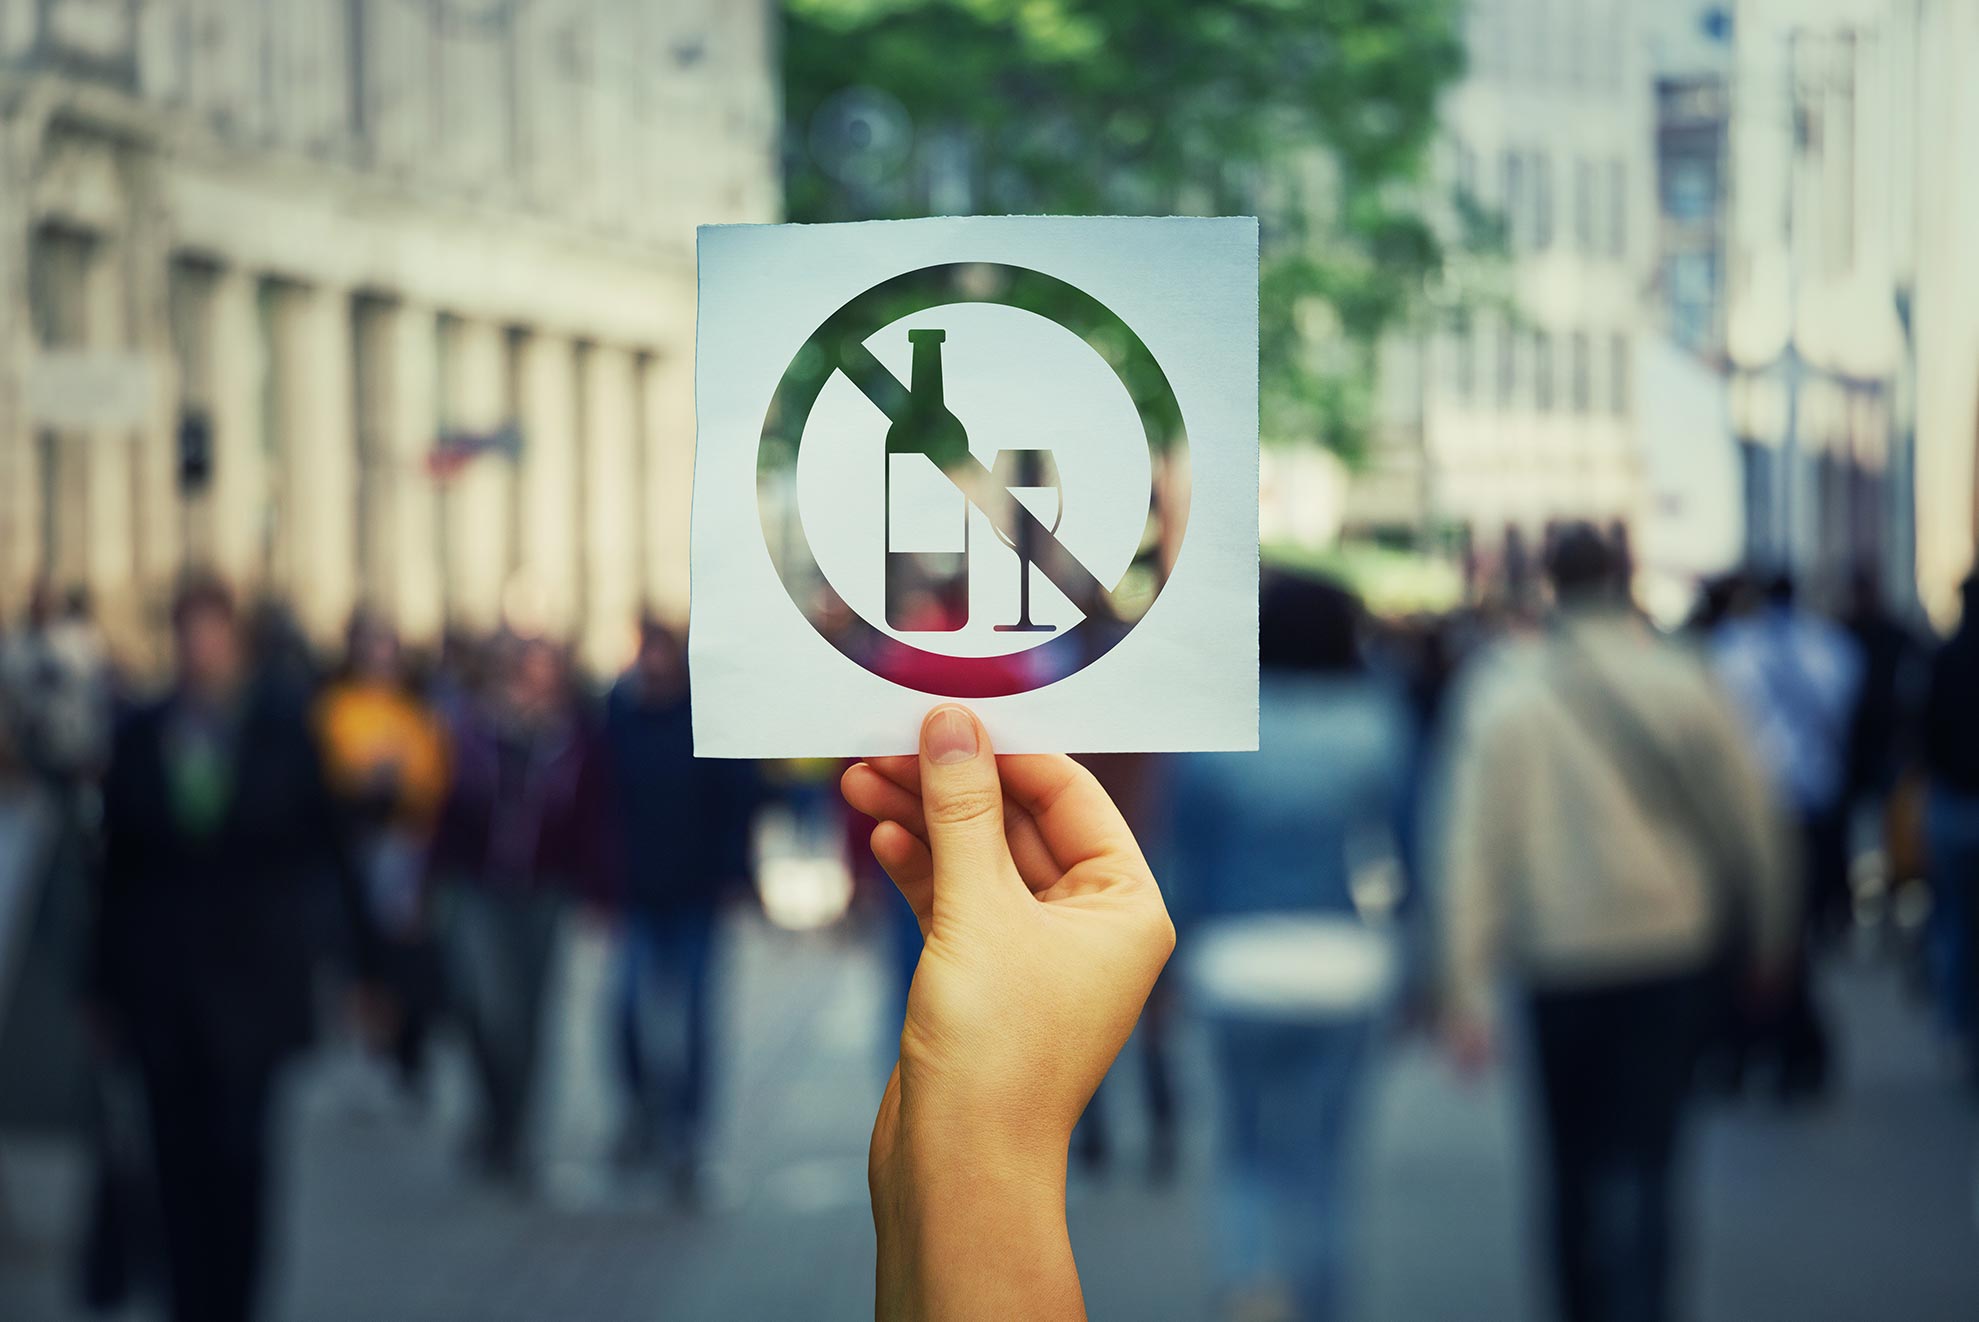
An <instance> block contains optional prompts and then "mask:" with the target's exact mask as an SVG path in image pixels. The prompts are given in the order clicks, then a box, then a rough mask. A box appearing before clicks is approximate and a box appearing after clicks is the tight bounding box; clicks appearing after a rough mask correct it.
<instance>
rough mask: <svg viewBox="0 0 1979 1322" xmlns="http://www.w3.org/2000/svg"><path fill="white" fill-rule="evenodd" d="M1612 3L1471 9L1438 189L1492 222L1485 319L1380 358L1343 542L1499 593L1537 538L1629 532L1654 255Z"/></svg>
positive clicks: (1399, 345)
mask: <svg viewBox="0 0 1979 1322" xmlns="http://www.w3.org/2000/svg"><path fill="white" fill-rule="evenodd" d="M1633 17H1634V11H1633V8H1632V6H1631V5H1630V4H1629V3H1628V0H1476V3H1473V4H1472V5H1470V6H1469V7H1468V13H1467V18H1466V28H1467V44H1468V49H1469V55H1470V70H1469V73H1468V75H1467V77H1466V78H1465V80H1464V81H1463V82H1462V83H1461V84H1460V85H1459V86H1458V87H1457V89H1456V90H1455V91H1454V92H1453V93H1452V94H1451V95H1450V97H1449V98H1448V99H1447V101H1446V103H1445V110H1444V118H1445V121H1446V124H1447V128H1446V130H1445V141H1444V143H1443V144H1442V148H1441V151H1440V153H1439V157H1440V166H1439V170H1440V174H1441V177H1442V179H1443V180H1444V181H1446V182H1447V183H1449V184H1450V185H1452V186H1453V188H1454V189H1455V190H1456V191H1457V192H1458V193H1459V194H1460V195H1467V196H1469V197H1471V198H1474V199H1475V200H1476V201H1477V202H1478V203H1479V204H1481V205H1482V206H1483V207H1485V208H1488V209H1490V210H1491V211H1493V212H1495V213H1497V214H1498V215H1499V216H1500V217H1502V219H1503V223H1504V227H1505V239H1506V243H1507V245H1508V249H1509V271H1508V276H1509V282H1508V289H1507V294H1508V297H1507V299H1506V300H1505V306H1503V307H1502V308H1492V307H1487V308H1483V309H1473V310H1468V311H1465V312H1462V313H1452V314H1451V315H1450V316H1449V317H1447V318H1446V319H1445V321H1444V324H1443V325H1441V326H1439V327H1437V328H1436V329H1435V330H1433V331H1430V332H1427V333H1420V334H1415V335H1411V336H1408V337H1404V338H1400V339H1398V340H1397V341H1396V342H1394V343H1392V344H1390V345H1389V346H1388V348H1387V350H1386V352H1384V355H1383V370H1382V377H1383V380H1382V396H1381V422H1380V427H1379V433H1380V434H1379V436H1378V437H1377V439H1376V443H1375V446H1374V451H1373V453H1372V454H1371V456H1370V460H1369V463H1368V464H1367V465H1366V469H1365V471H1364V472H1362V473H1360V474H1358V475H1356V477H1355V479H1354V483H1353V489H1352V492H1351V494H1350V497H1349V502H1348V509H1347V514H1346V530H1347V532H1348V533H1350V534H1359V535H1374V536H1377V537H1383V536H1388V537H1395V538H1420V537H1421V535H1422V534H1424V533H1427V534H1428V537H1429V540H1430V541H1431V542H1432V544H1435V545H1438V546H1440V547H1442V548H1444V549H1448V550H1452V551H1454V552H1456V553H1458V554H1461V555H1463V556H1464V557H1465V558H1466V560H1467V561H1468V562H1470V563H1471V564H1473V565H1475V566H1477V567H1479V568H1480V569H1482V570H1483V571H1484V572H1486V573H1490V574H1495V575H1497V576H1499V577H1510V578H1518V577H1520V576H1521V575H1522V574H1524V573H1525V572H1527V571H1526V569H1525V566H1529V565H1530V563H1531V561H1532V558H1533V556H1534V555H1535V554H1536V552H1537V549H1538V546H1539V544H1540V542H1541V541H1542V540H1543V537H1544V533H1545V529H1546V526H1547V525H1548V524H1549V523H1550V522H1552V521H1554V520H1557V519H1563V518H1592V519H1598V520H1603V521H1618V522H1620V523H1622V524H1624V525H1628V526H1632V525H1633V524H1634V523H1635V522H1636V521H1637V519H1638V518H1639V516H1640V513H1641V504H1642V464H1641V457H1640V454H1639V451H1638V440H1637V430H1638V429H1637V419H1636V415H1637V393H1638V392H1637V390H1636V382H1635V380H1634V377H1635V359H1636V347H1637V346H1636V340H1637V335H1638V327H1639V322H1640V319H1641V300H1642V293H1643V290H1644V288H1645V287H1646V286H1647V284H1648V273H1649V271H1650V267H1651V262H1652V252H1653V248H1654V239H1655V233H1654V230H1655V226H1654V218H1655V214H1656V213H1655V208H1654V200H1653V199H1654V178H1655V171H1654V159H1653V155H1652V151H1653V142H1654V135H1653V132H1652V129H1651V114H1652V101H1651V89H1650V84H1649V81H1648V79H1647V77H1646V75H1645V72H1644V68H1643V60H1642V52H1641V49H1640V45H1639V42H1638V41H1637V40H1636V25H1635V23H1634V21H1633Z"/></svg>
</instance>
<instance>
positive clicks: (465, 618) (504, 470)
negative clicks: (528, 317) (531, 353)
mask: <svg viewBox="0 0 1979 1322" xmlns="http://www.w3.org/2000/svg"><path fill="white" fill-rule="evenodd" d="M452 326H453V329H452V332H451V333H450V334H449V336H448V340H447V344H446V347H445V349H444V352H447V353H449V354H450V355H451V356H452V358H453V361H452V362H451V363H450V364H449V366H448V370H446V371H445V372H443V373H442V379H443V380H444V381H445V383H446V397H445V398H444V399H442V400H441V401H440V416H441V417H442V419H444V425H445V426H446V428H447V429H448V430H450V431H466V432H472V433H477V434H486V433H488V432H492V431H494V430H495V429H496V428H497V427H499V426H501V425H502V423H503V422H504V421H506V418H505V416H504V414H505V412H506V392H505V390H504V387H503V380H502V373H503V345H502V330H501V327H499V326H497V325H495V324H494V323H492V322H487V321H469V320H462V321H456V322H454V323H452ZM512 480H513V472H512V468H511V464H510V461H509V459H508V458H507V457H506V456H504V455H499V454H484V455H481V456H480V457H478V458H476V459H473V460H471V461H470V462H469V463H468V465H467V467H466V468H465V469H464V470H462V471H461V472H460V473H459V474H458V475H456V476H455V477H454V478H453V479H452V480H451V485H450V486H449V487H448V489H447V491H446V493H445V495H444V496H443V499H445V500H446V501H447V538H448V546H447V552H446V553H447V567H448V575H447V582H448V584H449V586H450V588H451V592H450V594H449V599H448V603H447V607H448V610H449V611H450V613H451V614H452V615H453V617H454V618H455V619H456V620H458V621H459V622H460V623H462V624H465V625H466V626H468V627H469V628H470V629H475V630H488V629H493V628H494V627H495V626H496V625H498V624H500V623H501V618H502V589H503V587H504V585H505V583H506V581H507V578H508V564H509V555H508V521H509V516H508V509H509V504H508V489H509V483H510V482H511V481H512Z"/></svg>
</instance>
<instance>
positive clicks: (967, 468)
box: [838, 337, 1122, 620]
mask: <svg viewBox="0 0 1979 1322" xmlns="http://www.w3.org/2000/svg"><path fill="white" fill-rule="evenodd" d="M838 370H839V371H841V372H843V373H845V375H846V377H847V379H849V380H850V381H851V382H852V384H853V385H855V386H857V387H859V390H860V393H862V394H864V395H865V397H866V398H867V399H870V400H871V401H872V402H873V405H874V407H876V408H877V409H879V411H880V412H882V413H884V414H886V416H887V417H888V419H890V420H891V421H894V422H899V421H900V420H901V419H902V418H903V417H905V416H906V413H907V400H908V398H909V396H908V391H907V387H906V386H904V385H902V384H900V378H899V377H897V376H895V375H894V374H893V373H892V372H889V371H888V370H887V368H886V364H884V363H882V362H881V361H880V360H879V359H877V358H875V357H874V356H873V352H872V350H870V349H868V348H867V347H866V346H865V345H863V344H860V343H857V342H854V341H851V340H850V339H849V337H848V339H847V340H845V341H843V342H841V343H840V344H839V346H838ZM941 471H942V473H943V474H944V475H946V476H947V478H948V480H949V481H950V482H953V483H954V484H955V486H956V488H957V489H958V490H960V491H961V493H962V494H963V495H964V496H965V497H967V498H968V501H969V503H970V504H971V505H974V506H975V507H976V508H977V509H979V510H981V511H982V512H983V514H984V516H985V517H986V518H988V519H989V521H990V522H991V523H992V524H994V525H995V527H996V530H997V531H998V532H999V533H1001V534H1003V536H1004V537H1006V538H1008V539H1009V540H1010V541H1011V543H1012V544H1013V545H1018V546H1024V545H1027V544H1028V545H1029V546H1030V547H1031V548H1032V550H1033V555H1032V558H1031V563H1032V564H1034V565H1036V566H1037V567H1038V568H1039V569H1041V570H1043V571H1044V576H1045V577H1046V578H1048V579H1050V580H1051V583H1052V586H1054V587H1056V588H1057V589H1058V590H1059V591H1060V592H1063V593H1064V594H1065V596H1066V598H1067V599H1068V600H1070V601H1071V603H1072V604H1073V605H1074V606H1077V607H1078V608H1079V609H1080V610H1081V611H1082V612H1084V613H1085V614H1086V615H1089V616H1091V615H1098V614H1101V613H1102V612H1104V613H1105V614H1106V615H1108V616H1110V617H1111V618H1113V619H1115V620H1118V619H1120V618H1122V617H1121V613H1120V608H1119V606H1118V604H1117V603H1115V601H1114V600H1113V591H1112V589H1110V588H1108V587H1107V586H1106V585H1105V584H1104V583H1101V582H1100V581H1099V580H1098V579H1097V578H1095V577H1093V572H1092V571H1091V570H1090V569H1087V568H1086V567H1085V566H1084V565H1082V564H1080V563H1079V559H1078V557H1077V556H1075V555H1073V554H1072V553H1071V552H1070V551H1068V550H1066V549H1065V546H1064V544H1063V543H1062V542H1060V541H1059V540H1058V538H1057V537H1056V536H1054V535H1053V533H1052V531H1051V529H1049V528H1047V527H1045V526H1044V522H1043V520H1041V519H1039V518H1038V516H1037V515H1035V514H1033V513H1031V511H1030V510H1029V509H1028V508H1026V507H1025V505H1024V502H1022V501H1020V500H1005V499H1004V498H1003V497H1004V495H1005V494H1006V493H1005V492H1004V489H1003V486H1002V484H1000V483H999V482H997V480H996V479H995V478H994V477H993V476H991V474H990V470H989V469H988V468H986V467H985V466H984V465H983V461H982V460H980V459H978V458H976V456H975V455H973V454H971V453H969V452H967V451H964V452H963V454H962V456H961V457H960V458H959V459H958V460H956V461H955V462H954V463H953V464H952V465H951V466H948V467H944V468H942V470H941ZM1024 538H1029V539H1030V540H1029V542H1028V543H1026V542H1025V541H1024V540H1022V539H1024Z"/></svg>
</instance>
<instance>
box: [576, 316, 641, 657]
mask: <svg viewBox="0 0 1979 1322" xmlns="http://www.w3.org/2000/svg"><path fill="white" fill-rule="evenodd" d="M633 367H634V364H633V358H632V355H631V354H630V353H628V352H627V351H625V350H623V349H615V348H606V347H594V348H592V349H590V350H589V351H588V352H587V353H586V354H585V355H584V358H583V371H584V380H583V394H584V400H585V409H584V429H585V435H584V438H583V445H582V446H581V449H580V455H581V458H582V461H583V465H584V471H583V474H582V481H583V484H584V522H583V526H582V529H581V534H582V536H583V539H584V542H583V555H582V557H581V563H582V566H583V570H584V574H585V579H586V582H585V591H584V604H585V611H586V618H585V619H584V620H583V621H582V625H581V627H582V629H583V633H582V638H581V655H582V659H583V662H584V664H585V665H586V666H587V667H588V668H589V669H590V670H591V671H592V672H593V673H594V674H598V675H611V674H615V673H617V672H618V671H619V670H621V669H623V668H624V667H625V666H626V664H627V663H628V662H629V661H630V660H631V657H632V642H633V638H634V636H635V635H634V624H635V622H636V620H637V619H638V615H639V579H640V567H639V565H638V563H637V559H636V557H637V556H638V553H639V543H638V526H637V521H638V517H639V503H640V502H639V491H638V488H637V481H638V476H639V472H640V468H641V465H640V463H639V459H638V455H637V453H636V450H635V446H636V445H637V443H638V440H639V434H640V427H639V419H638V418H637V416H636V415H635V413H634V410H635V408H636V407H637V405H638V399H637V397H636V392H635V389H634V382H633Z"/></svg>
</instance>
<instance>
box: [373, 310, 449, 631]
mask: <svg viewBox="0 0 1979 1322" xmlns="http://www.w3.org/2000/svg"><path fill="white" fill-rule="evenodd" d="M381 316H382V328H381V333H380V335H379V352H380V356H381V357H382V359H383V362H382V363H381V364H380V371H379V379H378V387H379V389H378V393H379V399H380V413H381V417H382V428H383V431H382V433H381V436H380V441H381V445H380V449H381V451H382V455H381V460H382V462H383V463H385V464H386V465H387V469H386V472H387V474H388V477H387V480H386V481H385V482H384V483H382V484H381V485H382V486H383V487H384V491H383V493H382V498H381V499H380V501H379V502H378V503H379V504H380V506H382V508H381V509H380V510H379V512H378V515H379V517H380V518H381V519H383V520H384V522H385V524H386V528H387V531H386V532H384V533H383V534H382V535H381V536H380V538H379V541H378V543H376V545H377V546H378V547H379V551H380V553H381V554H382V557H383V560H384V568H383V573H384V574H385V576H386V577H387V579H388V580H389V582H390V584H391V593H390V595H389V597H387V598H384V599H382V600H381V603H380V604H381V606H384V608H385V609H387V610H388V611H389V612H390V613H391V614H392V616H393V617H394V618H395V619H396V620H397V622H398V627H399V630H400V632H401V633H402V634H403V635H404V636H405V637H406V638H407V639H408V640H411V641H415V642H426V643H430V642H436V641H438V639H439V636H440V631H441V629H442V628H443V626H444V624H445V609H446V605H445V600H444V595H443V592H442V586H441V581H440V551H441V548H440V542H439V519H438V511H439V503H438V499H437V495H436V491H437V489H436V487H435V486H434V483H433V479H432V478H431V477H430V476H428V474H427V471H426V456H427V454H428V453H429V452H430V451H431V450H432V448H433V440H434V437H435V436H436V435H437V434H438V431H439V420H440V415H439V401H438V398H437V388H438V384H439V358H438V355H439V325H438V323H439V318H438V317H437V316H436V315H435V314H434V312H433V309H431V308H429V307H421V306H419V305H416V304H403V303H401V304H395V305H393V306H391V307H389V308H387V309H384V310H383V311H382V313H381Z"/></svg>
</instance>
